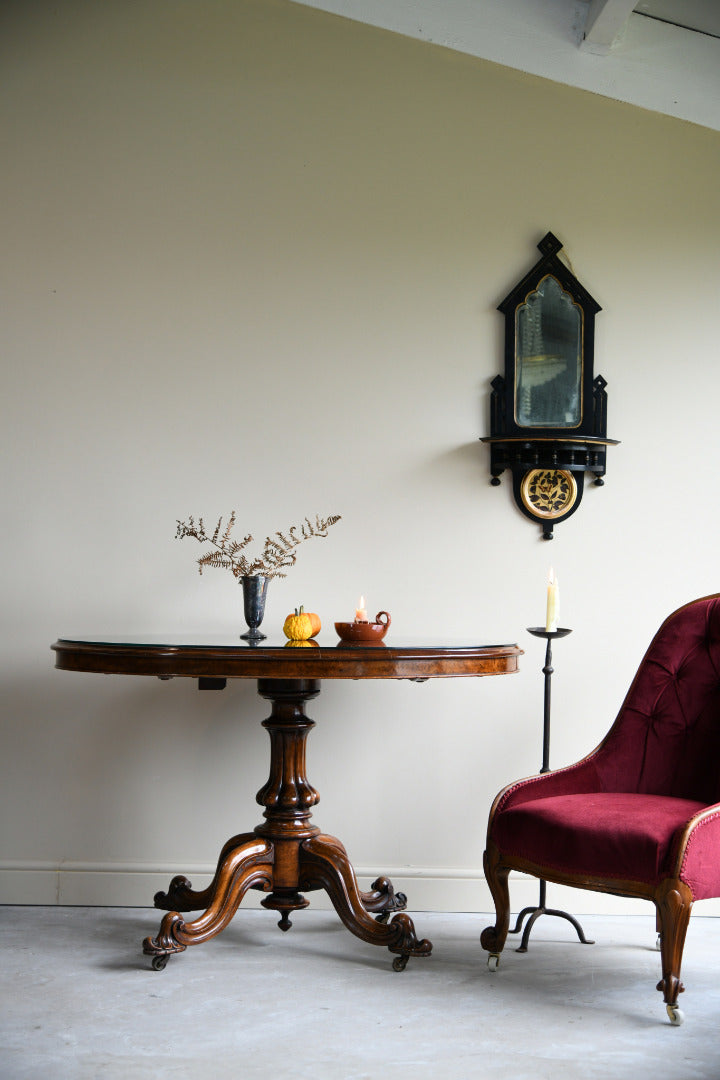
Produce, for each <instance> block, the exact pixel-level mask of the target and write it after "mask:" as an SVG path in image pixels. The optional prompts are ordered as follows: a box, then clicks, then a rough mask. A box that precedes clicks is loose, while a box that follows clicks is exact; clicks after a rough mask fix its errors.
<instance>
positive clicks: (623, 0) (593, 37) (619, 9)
mask: <svg viewBox="0 0 720 1080" xmlns="http://www.w3.org/2000/svg"><path fill="white" fill-rule="evenodd" d="M634 7H635V0H590V6H589V8H588V13H587V20H586V22H585V35H584V40H583V43H582V48H584V49H586V50H587V51H588V52H593V53H601V54H602V53H609V52H610V50H611V49H612V48H613V46H614V45H616V44H617V42H618V41H619V40H620V38H621V37H622V35H623V32H624V30H625V27H626V26H627V21H628V19H629V18H630V15H631V14H632V11H633V8H634Z"/></svg>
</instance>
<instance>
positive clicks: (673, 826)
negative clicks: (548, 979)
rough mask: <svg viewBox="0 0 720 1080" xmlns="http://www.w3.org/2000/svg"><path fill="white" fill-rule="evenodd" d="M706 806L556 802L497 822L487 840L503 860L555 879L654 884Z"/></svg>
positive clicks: (651, 798) (597, 795) (524, 807)
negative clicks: (691, 822)
mask: <svg viewBox="0 0 720 1080" xmlns="http://www.w3.org/2000/svg"><path fill="white" fill-rule="evenodd" d="M705 805H706V804H705V803H702V802H696V801H695V800H694V799H676V798H672V797H670V796H666V795H638V794H635V793H628V792H592V793H586V794H580V795H556V796H551V797H549V798H546V799H535V800H531V801H529V802H523V803H520V804H518V805H517V806H512V805H511V806H510V807H509V808H507V809H503V810H501V811H500V812H499V813H498V814H496V816H495V819H494V822H493V827H492V838H493V839H494V840H495V843H496V844H497V846H498V848H499V849H500V851H501V852H502V853H503V854H504V855H512V856H515V857H516V858H523V859H527V860H528V861H530V862H532V863H534V864H536V865H538V866H540V867H546V868H547V869H548V870H557V871H559V872H561V873H566V874H573V875H577V876H583V875H585V874H587V875H589V876H592V877H599V878H612V879H616V880H628V881H641V882H645V883H648V884H653V885H654V884H657V883H658V882H659V881H660V880H661V878H662V877H663V876H664V875H665V874H667V872H668V869H669V867H670V866H671V863H672V858H673V856H674V852H675V851H676V850H677V848H676V845H674V843H673V842H674V841H675V840H676V839H677V837H678V835H679V833H680V832H681V831H682V829H683V827H684V826H685V825H686V824H687V822H688V821H689V820H690V818H692V817H694V815H695V814H697V813H698V812H699V811H700V810H703V809H704V807H705Z"/></svg>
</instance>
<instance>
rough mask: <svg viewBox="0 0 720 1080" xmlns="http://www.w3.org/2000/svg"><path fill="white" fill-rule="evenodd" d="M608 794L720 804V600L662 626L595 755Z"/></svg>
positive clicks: (686, 610) (688, 609) (699, 604)
mask: <svg viewBox="0 0 720 1080" xmlns="http://www.w3.org/2000/svg"><path fill="white" fill-rule="evenodd" d="M595 764H596V767H597V773H598V780H599V783H600V788H601V790H604V791H635V792H638V793H641V794H646V795H672V796H674V797H676V798H684V799H697V800H699V801H701V802H704V803H706V804H709V803H715V802H718V801H720V598H719V597H717V596H712V597H708V598H706V599H704V600H697V601H694V602H693V603H691V604H688V605H686V606H685V607H683V608H680V609H679V610H678V611H676V612H674V614H672V615H671V616H670V617H669V618H668V619H666V620H665V622H664V623H663V625H662V626H661V627H660V629H659V630H658V632H657V634H656V635H655V637H654V639H653V641H652V643H651V644H650V647H649V649H648V650H647V652H646V654H645V657H644V659H643V661H642V663H641V664H640V667H639V669H638V672H637V675H636V676H635V679H634V681H633V683H632V686H631V687H630V690H629V691H628V694H627V696H626V698H625V701H624V703H623V705H622V708H621V709H620V712H619V714H618V717H617V720H616V721H615V724H614V725H613V727H612V728H611V730H610V732H609V733H608V735H607V738H606V739H605V742H604V743H603V746H602V747H601V749H600V751H599V753H598V755H597V756H596V758H595Z"/></svg>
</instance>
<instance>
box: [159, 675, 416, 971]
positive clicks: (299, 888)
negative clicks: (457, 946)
mask: <svg viewBox="0 0 720 1080" xmlns="http://www.w3.org/2000/svg"><path fill="white" fill-rule="evenodd" d="M258 692H259V693H260V695H261V696H262V697H263V698H266V699H267V700H269V701H271V702H272V713H271V715H270V716H269V717H268V719H267V720H265V721H264V722H263V727H264V728H266V730H267V732H268V734H269V736H270V775H269V778H268V781H267V783H266V784H265V786H264V787H263V788H261V789H260V791H259V792H258V794H257V801H258V803H260V805H261V806H264V807H265V813H264V818H265V821H264V822H263V823H262V824H261V825H258V826H256V828H255V829H254V830H253V831H252V832H247V833H240V834H239V835H238V836H234V837H233V838H232V839H230V840H228V842H227V843H226V844H225V846H224V847H223V849H222V851H221V853H220V857H219V859H218V864H217V869H216V871H215V876H214V878H213V880H212V882H211V883H210V885H209V886H208V888H207V889H203V890H202V891H195V890H193V888H192V884H191V882H190V881H188V879H187V878H185V877H182V876H179V877H175V878H173V880H172V881H171V883H170V887H169V889H168V891H167V892H166V893H164V892H160V893H157V894H156V896H155V907H157V908H161V909H163V910H165V911H167V915H165V916H164V917H163V919H162V922H161V924H160V929H159V931H158V933H157V936H156V937H154V938H149V937H148V938H146V939H145V941H144V942H143V952H144V953H145V954H146V955H148V956H152V958H153V959H152V966H153V967H154V968H155V969H156V970H160V969H162V968H164V967H165V964H166V963H167V959H168V957H169V956H170V955H171V954H173V953H179V952H184V951H185V949H186V948H187V946H188V945H199V944H200V943H201V942H204V941H208V940H209V939H210V938H212V937H214V936H215V935H216V934H219V933H220V931H221V930H223V929H224V928H225V927H226V926H227V925H228V923H229V922H230V920H231V919H232V918H233V916H234V915H235V912H236V911H237V909H238V907H239V906H240V904H241V902H242V899H243V897H244V896H245V894H246V893H247V891H248V889H261V890H263V891H264V892H267V893H269V895H268V896H266V897H265V898H264V899H263V900H262V901H261V903H262V904H263V906H264V907H267V908H271V909H273V910H276V911H279V912H280V921H279V923H278V926H279V927H280V929H281V930H289V929H290V927H291V925H292V923H291V921H290V918H289V916H290V912H292V911H297V910H299V909H301V908H305V907H307V906H308V904H309V901H308V900H307V899H306V898H305V897H304V896H303V892H312V891H313V890H317V889H324V890H325V891H326V892H327V893H328V895H329V896H330V899H331V900H332V903H333V906H334V908H335V910H336V911H337V913H338V915H339V916H340V918H341V919H342V921H343V923H344V924H345V926H346V927H347V928H348V930H350V931H351V933H353V934H355V935H356V936H357V937H359V938H362V940H363V941H367V942H370V943H371V944H374V945H385V946H387V948H388V949H389V950H390V952H391V953H395V954H396V955H395V959H394V961H393V967H394V968H395V970H396V971H402V969H403V968H404V967H405V965H406V964H407V961H408V959H409V957H411V956H429V955H430V953H431V951H432V945H431V943H430V942H429V941H427V940H420V941H418V939H417V936H416V934H415V927H414V925H413V922H412V919H411V918H410V916H409V915H407V914H405V912H404V911H403V910H402V909H403V908H404V907H405V906H406V903H407V901H406V897H405V896H404V894H403V893H396V892H395V891H394V889H393V887H392V884H391V882H390V881H389V880H388V879H387V878H385V877H379V878H378V879H377V880H376V881H374V882H373V885H372V889H371V891H370V892H362V891H361V890H360V889H359V887H358V883H357V879H356V877H355V871H354V870H353V868H352V866H351V864H350V860H349V859H348V856H347V852H346V851H345V848H344V847H343V845H342V844H341V843H340V841H339V840H337V839H335V837H333V836H326V835H323V834H322V833H321V832H320V829H319V828H318V827H317V826H316V825H312V824H311V818H312V811H311V808H312V807H313V806H314V805H315V803H317V802H318V799H319V795H318V793H317V791H315V789H314V788H313V787H312V785H311V784H310V783H309V782H308V780H307V778H306V771H305V744H306V741H307V736H308V734H309V733H310V731H311V730H312V728H313V727H314V726H315V725H314V722H313V721H312V720H310V719H309V718H308V717H307V716H306V715H305V702H306V701H310V700H312V698H315V697H317V695H318V694H319V693H320V680H318V679H258ZM188 911H203V912H204V913H203V914H202V915H200V917H199V918H197V919H195V920H193V921H191V922H186V921H185V919H184V918H183V916H182V912H188ZM393 912H397V914H394V915H393V917H392V919H391V918H390V915H391V914H392V913H393Z"/></svg>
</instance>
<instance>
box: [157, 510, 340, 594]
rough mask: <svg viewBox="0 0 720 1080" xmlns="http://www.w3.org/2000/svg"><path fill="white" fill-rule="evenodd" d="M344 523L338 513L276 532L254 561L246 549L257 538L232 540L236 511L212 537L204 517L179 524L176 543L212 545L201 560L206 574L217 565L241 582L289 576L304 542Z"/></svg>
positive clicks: (308, 520) (325, 534) (199, 563)
mask: <svg viewBox="0 0 720 1080" xmlns="http://www.w3.org/2000/svg"><path fill="white" fill-rule="evenodd" d="M337 521H340V515H339V514H335V515H333V516H332V517H329V518H321V517H320V516H316V517H315V522H314V524H313V522H311V521H310V518H305V520H304V521H303V523H302V525H293V526H292V527H291V528H290V529H286V531H285V532H284V533H281V532H276V533H275V536H274V537H273V536H267V537H266V538H265V546H264V547H263V549H262V552H261V553H260V555H258V556H256V557H255V558H251V557H250V556H249V555H247V554H246V553H245V549H246V548H247V546H248V545H249V544H251V543H252V541H253V537H252V535H250V534H248V535H247V536H246V537H244V539H242V540H234V539H233V538H232V535H231V534H232V530H233V528H234V526H235V511H234V510H233V511H232V513H231V514H230V517H229V518H228V523H227V525H226V526H225V530H224V531H223V526H222V522H223V519H222V517H220V518H219V519H218V523H217V525H216V526H215V531H214V532H213V533H212V535H210V534H208V533H207V532H206V531H205V525H204V523H203V519H202V518H198V521H197V523H196V522H195V519H194V518H193V517H192V516H190V517H189V518H188V519H187V521H178V523H177V532H176V534H175V539H176V540H184V539H185V538H186V537H188V536H191V537H192V538H193V539H194V540H198V541H199V542H200V543H201V544H210V545H211V550H210V551H208V552H206V553H205V554H204V555H201V556H200V558H199V559H198V560H197V563H198V566H199V568H200V573H201V574H202V572H203V570H204V569H205V567H206V566H217V567H221V568H223V569H226V570H230V571H231V572H232V574H234V576H235V577H236V578H238V580H239V579H240V578H244V577H259V576H263V577H267V578H274V577H287V574H286V573H285V570H286V569H288V568H289V567H291V566H293V565H294V564H295V562H296V560H297V555H296V553H295V550H294V549H295V548H296V547H298V546H299V545H300V544H302V542H303V540H309V539H310V537H311V536H323V537H325V536H327V534H328V529H329V528H330V526H331V525H334V524H335V523H336V522H337Z"/></svg>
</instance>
